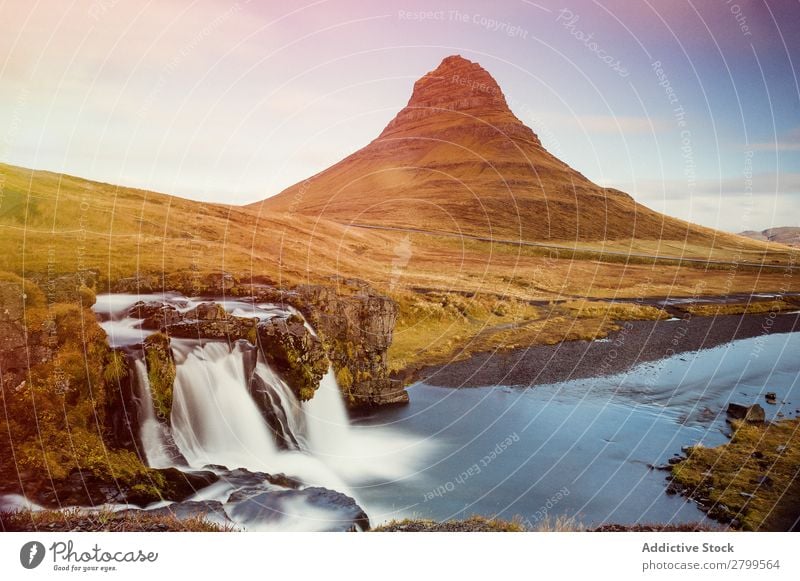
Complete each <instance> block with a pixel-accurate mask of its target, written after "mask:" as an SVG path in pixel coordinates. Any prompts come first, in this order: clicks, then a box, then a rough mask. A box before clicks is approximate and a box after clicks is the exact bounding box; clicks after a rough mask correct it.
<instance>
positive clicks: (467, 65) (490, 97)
mask: <svg viewBox="0 0 800 581" xmlns="http://www.w3.org/2000/svg"><path fill="white" fill-rule="evenodd" d="M437 105H438V106H442V105H449V106H445V107H444V108H446V109H451V108H454V109H461V108H474V107H476V106H487V105H488V106H490V107H492V108H496V107H500V108H504V109H507V108H508V105H507V104H506V99H505V96H504V95H503V91H502V90H501V89H500V85H498V84H497V81H495V80H494V78H493V77H492V75H490V74H489V73H488V72H487V71H486V69H484V68H483V67H482V66H481V65H479V64H478V63H474V62H472V61H470V60H467V59H465V58H464V57H462V56H460V55H452V56H449V57H447V58H445V59H444V60H443V61H442V62H441V63H440V64H439V66H438V67H436V68H435V69H434V70H432V71H431V72H429V73H428V74H426V75H425V76H424V77H422V78H421V79H419V80H418V81H417V82H416V83H415V84H414V92H413V93H412V95H411V99H410V100H409V102H408V106H409V107H411V106H417V107H433V106H437Z"/></svg>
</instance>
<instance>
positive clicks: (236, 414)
mask: <svg viewBox="0 0 800 581" xmlns="http://www.w3.org/2000/svg"><path fill="white" fill-rule="evenodd" d="M173 350H174V352H175V356H176V357H175V360H176V363H177V375H176V378H175V386H174V390H173V402H172V431H173V435H174V438H175V443H176V444H177V445H178V448H180V450H181V452H182V453H183V455H184V456H185V457H186V460H187V461H188V462H189V465H190V466H195V467H201V466H204V465H207V464H218V465H222V466H227V467H229V468H238V467H247V468H251V469H254V470H263V471H269V470H271V469H272V467H274V466H275V463H276V462H275V461H276V457H277V455H278V447H277V445H276V443H275V440H274V437H273V434H272V432H271V431H270V430H269V428H268V427H267V424H266V423H265V422H264V418H263V417H262V414H261V412H260V411H259V409H258V407H257V406H256V404H255V402H254V401H253V398H252V397H251V395H250V393H249V391H248V388H247V386H248V381H247V378H246V376H245V367H244V352H243V350H242V346H241V345H239V344H236V345H235V346H234V347H233V348H230V347H229V346H228V344H227V343H223V342H205V343H202V344H200V343H198V342H197V341H173Z"/></svg>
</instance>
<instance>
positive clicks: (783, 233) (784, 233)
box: [739, 226, 800, 246]
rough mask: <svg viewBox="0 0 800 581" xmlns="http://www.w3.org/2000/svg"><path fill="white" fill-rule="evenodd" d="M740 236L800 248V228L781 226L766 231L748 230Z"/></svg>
mask: <svg viewBox="0 0 800 581" xmlns="http://www.w3.org/2000/svg"><path fill="white" fill-rule="evenodd" d="M739 235H740V236H747V237H748V238H752V239H753V240H761V241H764V242H778V243H780V244H786V245H787V246H800V227H798V226H780V227H778V228H767V229H766V230H761V231H756V230H746V231H744V232H740V233H739Z"/></svg>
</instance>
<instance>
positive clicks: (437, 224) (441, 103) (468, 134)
mask: <svg viewBox="0 0 800 581" xmlns="http://www.w3.org/2000/svg"><path fill="white" fill-rule="evenodd" d="M252 206H253V207H254V208H258V209H259V210H260V211H261V212H264V213H267V214H272V213H280V212H292V213H298V214H303V215H308V216H314V217H322V218H327V219H329V220H335V221H339V222H344V223H357V224H372V225H380V226H395V227H403V228H419V229H424V230H435V231H448V232H463V233H468V234H472V235H477V236H485V237H494V238H503V239H514V240H517V239H521V240H537V241H541V240H560V241H594V240H628V239H631V238H637V239H640V240H680V241H686V242H688V243H690V244H695V245H704V246H711V245H712V244H713V245H716V246H718V245H719V244H720V243H721V244H722V245H723V246H727V245H735V244H739V245H741V244H745V245H746V246H748V247H749V246H750V245H751V243H747V242H742V241H741V239H740V238H735V237H733V236H731V235H729V234H725V233H721V232H717V231H714V230H711V229H708V228H703V227H700V226H696V225H694V224H689V223H687V222H684V221H681V220H677V219H675V218H670V217H668V216H665V215H663V214H659V213H657V212H654V211H652V210H650V209H648V208H646V207H644V206H642V205H641V204H637V203H636V202H635V201H634V200H633V199H632V198H631V197H630V196H628V195H627V194H624V193H622V192H619V191H617V190H613V189H608V188H602V187H600V186H598V185H596V184H594V183H592V182H591V181H589V180H588V179H587V178H585V177H584V176H583V175H581V174H580V173H579V172H577V171H575V170H574V169H572V168H571V167H569V166H568V165H567V164H565V163H563V162H562V161H560V160H559V159H557V158H556V157H554V156H553V155H551V154H550V153H548V152H547V151H546V150H545V149H544V148H543V147H542V145H541V143H540V141H539V139H538V137H537V136H536V135H535V134H534V132H533V131H532V130H531V129H529V128H528V127H526V126H525V125H524V124H523V123H522V122H521V121H520V120H519V119H518V118H517V117H516V116H514V114H513V113H512V112H511V110H510V109H509V108H508V105H507V103H506V100H505V97H504V96H503V93H502V91H501V90H500V87H499V86H498V85H497V83H496V82H495V80H494V79H493V78H492V77H491V75H490V74H489V73H488V72H486V71H485V70H484V69H483V68H482V67H481V66H480V65H478V64H476V63H473V62H470V61H468V60H466V59H464V58H462V57H460V56H451V57H448V58H446V59H444V61H442V63H441V64H440V65H439V67H438V68H437V69H436V70H434V71H432V72H430V73H428V74H427V75H425V76H424V77H422V78H421V79H419V80H418V81H417V82H416V84H415V85H414V91H413V94H412V96H411V99H410V100H409V102H408V106H407V107H405V108H404V109H403V110H402V111H400V113H398V115H397V116H396V117H395V118H394V120H392V121H391V122H390V123H389V125H388V126H387V127H386V129H384V131H383V132H382V133H381V135H380V136H379V137H378V138H377V139H375V140H374V141H373V142H372V143H370V144H369V145H367V146H366V147H364V148H363V149H361V150H359V151H357V152H356V153H354V154H352V155H350V156H349V157H347V158H345V159H344V160H342V161H341V162H339V163H337V164H336V165H334V166H332V167H331V168H329V169H327V170H325V171H323V172H321V173H319V174H317V175H315V176H313V177H311V178H310V179H308V180H306V181H304V182H302V183H300V184H296V185H295V186H292V187H290V188H288V189H287V190H284V191H283V192H281V193H280V194H278V195H276V196H274V197H272V198H268V199H266V200H264V201H263V202H258V203H256V204H253V205H252ZM754 246H755V245H754ZM759 248H762V247H761V246H760V245H759Z"/></svg>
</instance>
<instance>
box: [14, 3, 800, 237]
mask: <svg viewBox="0 0 800 581" xmlns="http://www.w3.org/2000/svg"><path fill="white" fill-rule="evenodd" d="M451 54H461V55H462V56H464V57H465V58H468V59H470V60H473V61H477V62H479V63H480V64H481V65H483V67H484V68H486V69H487V70H488V71H489V72H490V73H491V74H492V75H493V76H494V77H495V79H496V80H497V81H498V83H499V84H500V86H501V88H502V89H503V91H504V93H505V95H506V98H507V101H508V102H509V105H510V107H511V109H512V110H513V111H514V113H515V114H516V115H517V116H518V117H519V118H520V119H521V120H522V121H523V122H525V123H526V124H527V125H529V126H530V127H531V128H532V129H533V130H534V131H535V132H536V133H537V134H538V135H539V137H540V139H541V140H542V143H543V144H544V146H545V147H547V148H548V149H549V150H550V151H551V152H552V153H554V154H555V155H557V156H558V157H560V158H561V159H563V160H564V161H566V162H567V163H569V164H570V165H571V166H572V167H574V168H575V169H577V170H579V171H580V172H581V173H583V174H584V175H586V176H587V177H589V178H590V179H592V180H593V181H595V182H597V183H599V184H601V185H604V186H608V187H616V188H619V189H621V190H624V191H626V192H628V193H630V194H631V195H633V196H634V198H636V200H637V201H639V202H641V203H643V204H645V205H647V206H649V207H651V208H653V209H655V210H658V211H662V212H666V213H668V214H670V215H673V216H677V217H679V218H683V219H687V220H691V221H693V222H697V223H700V224H703V225H706V226H711V227H715V228H720V229H723V230H728V231H733V232H738V231H741V230H748V229H757V230H761V229H764V228H768V227H773V226H800V84H799V83H800V82H799V81H798V74H797V67H798V66H800V0H769V1H768V2H765V1H764V0H669V1H667V0H659V1H656V0H641V1H637V2H631V1H630V0H559V1H552V0H536V1H535V2H534V1H528V0H500V1H494V2H492V1H488V0H483V1H470V0H462V1H455V0H442V1H438V0H427V1H425V0H400V1H397V2H394V1H372V2H367V1H363V0H362V1H356V0H315V1H309V0H300V1H297V2H286V1H282V2H277V1H275V0H267V1H255V0H251V1H247V0H239V1H235V2H223V1H209V0H197V1H189V0H180V1H178V0H158V1H155V0H152V1H149V2H148V1H146V0H137V1H129V0H73V1H69V0H64V1H55V0H52V1H39V2H36V1H35V0H6V1H3V0H0V161H2V162H6V163H11V164H15V165H22V166H26V167H33V168H37V169H47V170H52V171H59V172H65V173H69V174H74V175H78V176H81V177H86V178H91V179H95V180H100V181H104V182H108V183H115V184H122V185H129V186H135V187H140V188H144V189H150V190H156V191H162V192H167V193H171V194H175V195H180V196H184V197H188V198H193V199H198V200H204V201H214V202H223V203H231V204H242V203H247V202H252V201H256V200H260V199H263V198H266V197H268V196H271V195H274V194H276V193H278V192H280V191H281V190H282V189H284V188H285V187H288V186H290V185H292V184H294V183H296V182H298V181H301V180H303V179H305V178H307V177H309V176H310V175H313V174H315V173H317V172H319V171H321V170H323V169H325V168H327V167H328V166H330V165H332V164H333V163H335V162H337V161H338V160H340V159H341V158H343V157H345V156H346V155H348V154H350V153H352V152H353V151H356V150H357V149H359V148H360V147H362V146H364V145H366V144H367V143H368V142H370V141H371V140H372V139H374V138H375V137H377V136H378V134H379V133H380V131H381V130H382V129H383V127H384V126H385V125H386V124H387V123H388V122H389V121H390V120H391V119H392V117H394V115H395V114H396V113H397V111H399V110H400V109H401V108H402V107H403V106H404V105H405V104H406V103H407V101H408V98H409V97H410V95H411V89H412V87H413V84H414V81H415V80H416V79H417V78H419V77H421V76H422V75H423V74H425V73H426V72H428V71H430V70H432V69H434V68H435V67H436V66H437V65H438V64H439V62H440V61H441V60H442V59H443V58H444V57H446V56H448V55H451Z"/></svg>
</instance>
